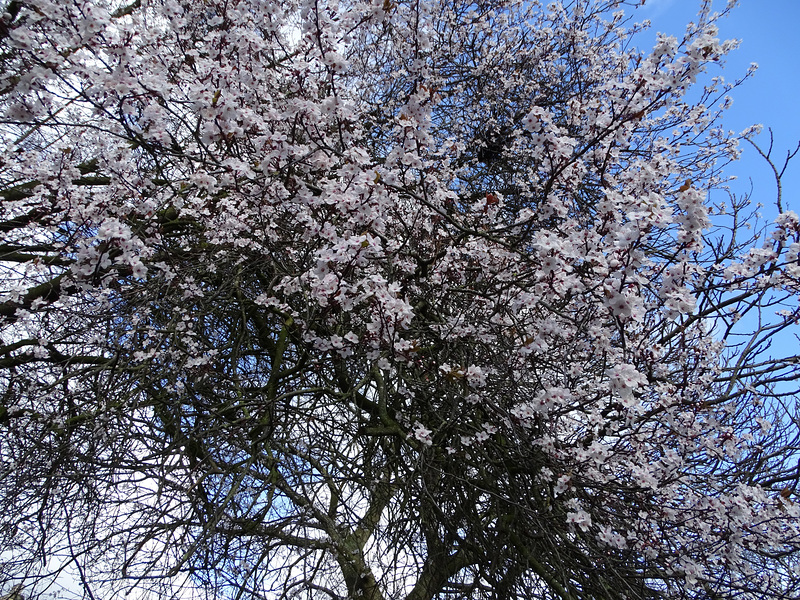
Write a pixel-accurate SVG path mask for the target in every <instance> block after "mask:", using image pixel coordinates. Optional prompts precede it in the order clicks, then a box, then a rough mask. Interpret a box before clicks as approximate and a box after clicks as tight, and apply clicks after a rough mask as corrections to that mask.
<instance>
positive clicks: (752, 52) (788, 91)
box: [634, 0, 800, 214]
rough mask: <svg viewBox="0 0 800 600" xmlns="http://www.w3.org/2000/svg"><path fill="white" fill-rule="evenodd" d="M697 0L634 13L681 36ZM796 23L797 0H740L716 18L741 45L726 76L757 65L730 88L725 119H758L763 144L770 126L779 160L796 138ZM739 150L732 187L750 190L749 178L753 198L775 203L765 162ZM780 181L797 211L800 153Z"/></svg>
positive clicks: (739, 124)
mask: <svg viewBox="0 0 800 600" xmlns="http://www.w3.org/2000/svg"><path fill="white" fill-rule="evenodd" d="M699 4H700V1H699V0H646V2H645V5H644V7H642V8H640V9H638V10H637V11H635V13H634V14H635V19H636V20H637V21H641V20H643V19H650V21H651V22H652V24H653V26H652V33H653V35H654V32H655V31H662V32H664V33H668V34H671V35H675V36H676V37H680V35H681V34H682V33H683V31H684V28H685V25H686V23H688V22H689V21H691V20H693V19H694V17H695V15H696V13H697V9H698V7H699ZM725 5H726V0H715V1H714V4H713V7H714V9H715V10H722V9H724V8H725ZM799 25H800V0H740V1H739V4H738V6H736V7H735V8H734V9H733V11H732V12H731V14H730V16H728V17H727V18H724V19H722V20H721V21H720V23H719V29H720V31H719V37H720V39H731V38H734V39H739V40H741V45H740V46H739V48H738V49H737V50H736V51H734V52H733V53H732V54H730V55H729V58H728V60H727V63H726V65H725V69H724V71H723V75H724V77H725V79H726V80H728V81H733V80H735V79H737V78H739V77H741V76H742V75H743V74H744V73H745V72H746V70H747V68H748V66H749V65H750V63H753V62H755V63H757V64H758V65H759V68H758V71H757V72H756V73H755V75H753V76H752V77H751V78H750V79H748V80H747V81H745V82H744V83H743V84H742V85H741V86H740V87H738V88H736V89H735V90H734V91H733V92H732V94H731V96H732V97H733V98H734V102H733V107H732V108H731V109H730V110H729V111H728V112H727V114H726V116H725V118H724V121H723V123H724V125H725V127H726V128H728V129H732V130H734V131H737V132H739V131H741V130H743V129H745V128H746V127H748V126H750V125H753V124H756V123H760V124H762V125H763V126H764V132H763V133H762V134H761V136H759V138H758V139H759V140H760V142H761V143H762V145H764V146H766V145H767V144H768V142H769V137H768V133H767V131H766V129H767V128H768V127H771V128H772V130H773V133H774V138H775V145H774V154H773V155H774V156H775V157H776V158H777V159H778V160H779V161H780V162H781V163H782V162H783V159H784V157H785V155H786V152H787V151H788V150H793V149H794V148H795V147H796V146H797V143H798V141H800V117H799V116H798V110H799V109H800V35H798V26H799ZM651 39H652V38H651ZM648 43H649V40H648ZM642 45H644V44H642ZM714 74H715V75H716V74H718V73H714ZM743 150H744V155H743V157H742V160H741V161H739V162H737V163H734V164H733V165H731V166H730V167H729V168H728V173H729V174H731V175H736V176H737V177H738V178H739V182H738V184H737V185H736V187H735V189H737V190H739V191H747V190H749V189H750V182H749V180H750V179H752V181H753V200H754V201H756V202H762V203H763V204H765V205H766V206H771V205H774V200H775V185H774V183H773V181H774V178H773V176H772V173H771V171H770V169H769V167H768V166H767V165H766V163H765V162H764V161H763V159H761V158H760V157H758V155H757V154H756V153H755V151H754V150H753V149H752V148H751V147H749V146H748V147H743ZM783 183H784V207H785V208H789V209H792V210H794V211H795V212H797V213H800V156H798V157H797V159H795V161H794V162H793V163H790V166H789V168H788V170H787V173H786V177H785V178H784V182H783ZM765 214H768V211H765Z"/></svg>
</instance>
